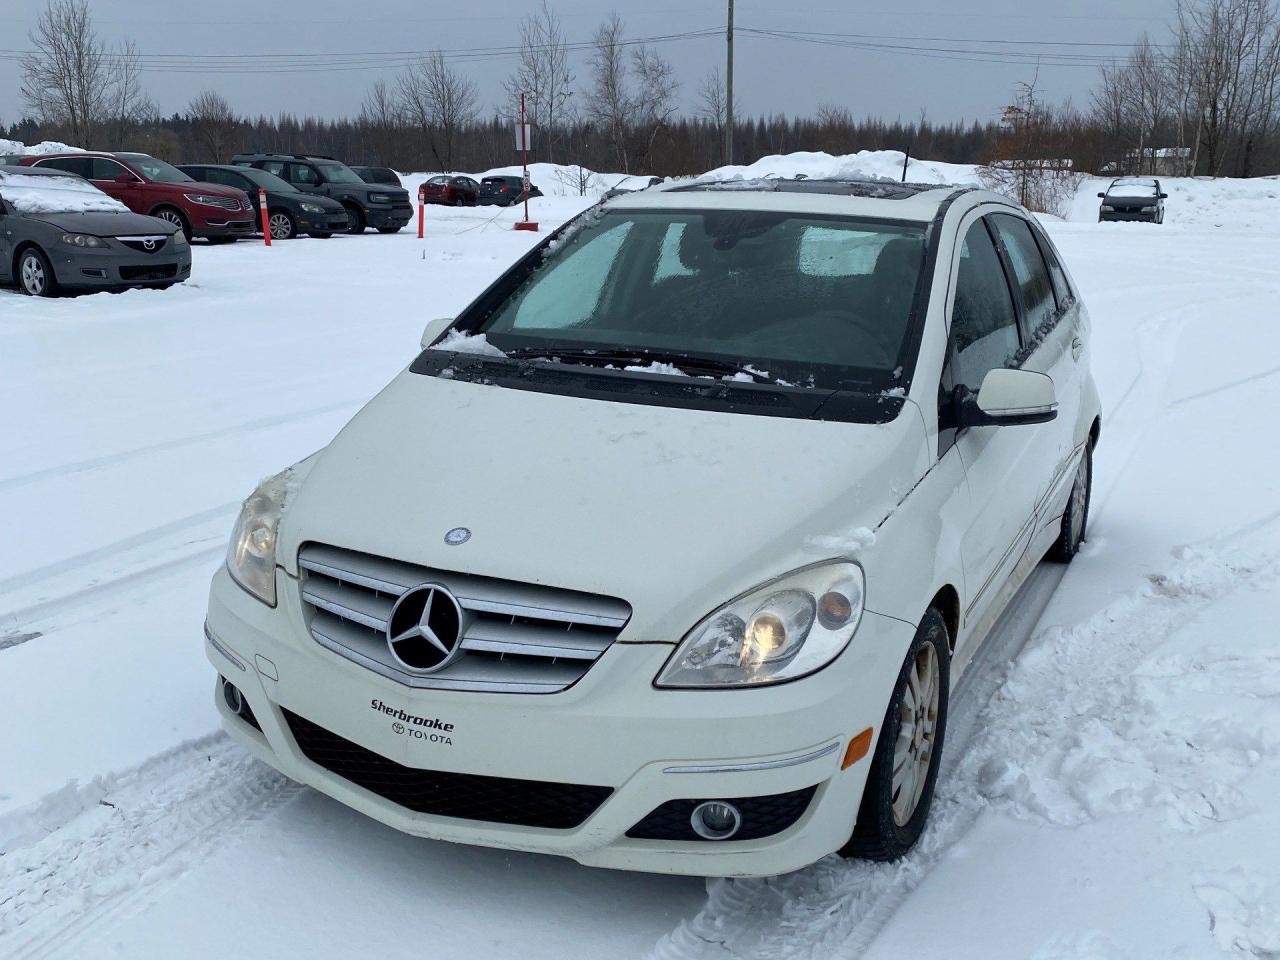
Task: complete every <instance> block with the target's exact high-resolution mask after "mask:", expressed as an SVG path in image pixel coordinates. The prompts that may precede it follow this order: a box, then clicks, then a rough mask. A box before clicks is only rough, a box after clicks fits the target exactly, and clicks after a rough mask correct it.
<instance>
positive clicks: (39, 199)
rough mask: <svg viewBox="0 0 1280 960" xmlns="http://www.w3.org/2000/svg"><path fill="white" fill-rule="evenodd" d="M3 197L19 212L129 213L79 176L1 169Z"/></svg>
mask: <svg viewBox="0 0 1280 960" xmlns="http://www.w3.org/2000/svg"><path fill="white" fill-rule="evenodd" d="M0 196H2V197H4V198H5V199H6V200H8V201H9V202H10V203H11V204H13V206H14V209H16V210H17V211H18V212H19V213H25V214H40V213H127V212H128V210H129V208H128V207H126V206H125V205H124V204H123V203H121V202H120V201H119V200H114V199H112V198H111V197H109V196H107V195H106V194H105V193H103V192H102V191H101V190H99V189H98V188H97V187H95V186H94V185H93V184H91V183H89V181H87V180H82V179H80V178H79V177H76V176H71V175H68V176H64V177H59V176H50V175H49V174H30V173H9V172H7V171H3V170H0Z"/></svg>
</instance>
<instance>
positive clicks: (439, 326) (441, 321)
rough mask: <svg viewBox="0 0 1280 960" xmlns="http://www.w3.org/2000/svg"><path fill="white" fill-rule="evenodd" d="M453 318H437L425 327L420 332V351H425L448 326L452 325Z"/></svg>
mask: <svg viewBox="0 0 1280 960" xmlns="http://www.w3.org/2000/svg"><path fill="white" fill-rule="evenodd" d="M453 319H454V318H453V317H437V318H436V319H435V320H432V321H431V322H430V323H428V324H427V325H426V327H425V328H424V329H423V331H422V349H423V350H425V349H427V347H429V346H431V345H432V344H433V343H435V342H436V340H437V339H438V338H439V336H440V334H442V333H444V332H445V330H446V329H447V328H448V326H449V324H451V323H453Z"/></svg>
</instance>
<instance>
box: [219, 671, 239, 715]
mask: <svg viewBox="0 0 1280 960" xmlns="http://www.w3.org/2000/svg"><path fill="white" fill-rule="evenodd" d="M222 699H223V700H225V701H226V703H227V707H228V708H229V709H230V710H231V712H232V713H234V714H235V715H236V716H237V717H238V716H240V712H241V711H242V710H243V709H244V697H242V696H241V695H240V688H239V687H237V686H236V685H235V684H234V683H231V682H229V681H228V680H227V679H226V678H223V681H222Z"/></svg>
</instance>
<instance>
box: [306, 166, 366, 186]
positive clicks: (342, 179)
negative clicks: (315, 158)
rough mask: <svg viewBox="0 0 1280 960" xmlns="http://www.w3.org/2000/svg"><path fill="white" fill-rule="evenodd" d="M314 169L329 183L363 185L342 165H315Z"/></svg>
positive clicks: (353, 173)
mask: <svg viewBox="0 0 1280 960" xmlns="http://www.w3.org/2000/svg"><path fill="white" fill-rule="evenodd" d="M316 167H317V168H318V169H319V170H320V172H321V173H323V174H324V178H325V179H326V180H328V181H329V182H330V183H364V181H363V180H361V179H360V178H359V177H357V176H356V175H355V172H354V171H353V170H352V169H351V168H350V167H348V166H347V165H346V164H343V163H317V164H316Z"/></svg>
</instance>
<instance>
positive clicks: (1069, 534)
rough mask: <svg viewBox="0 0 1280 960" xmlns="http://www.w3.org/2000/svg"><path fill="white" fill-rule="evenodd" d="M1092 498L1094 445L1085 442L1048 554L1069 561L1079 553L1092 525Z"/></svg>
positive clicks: (1059, 560)
mask: <svg viewBox="0 0 1280 960" xmlns="http://www.w3.org/2000/svg"><path fill="white" fill-rule="evenodd" d="M1091 499H1093V444H1091V443H1086V444H1085V445H1084V453H1082V454H1081V455H1080V465H1079V466H1078V467H1076V479H1075V482H1074V483H1072V484H1071V496H1069V497H1068V498H1067V509H1066V510H1064V511H1063V513H1062V529H1061V531H1060V532H1059V533H1058V539H1057V540H1056V541H1055V542H1054V544H1053V546H1052V547H1050V548H1049V557H1050V559H1052V560H1057V561H1058V562H1059V563H1070V562H1071V558H1072V557H1074V556H1075V555H1076V554H1077V553H1079V552H1080V544H1082V543H1084V540H1085V534H1086V532H1087V528H1088V525H1089V501H1090V500H1091Z"/></svg>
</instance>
